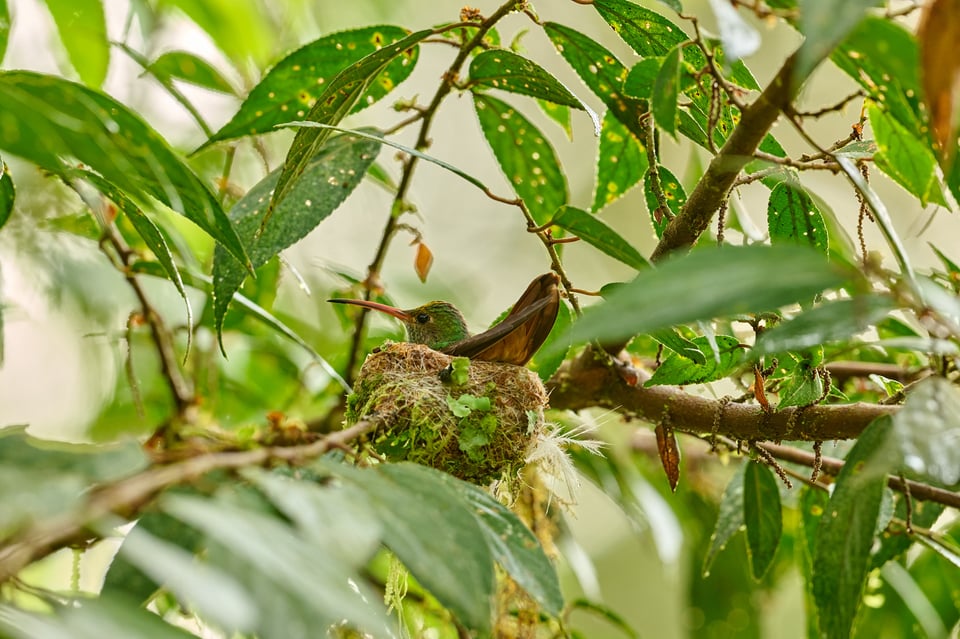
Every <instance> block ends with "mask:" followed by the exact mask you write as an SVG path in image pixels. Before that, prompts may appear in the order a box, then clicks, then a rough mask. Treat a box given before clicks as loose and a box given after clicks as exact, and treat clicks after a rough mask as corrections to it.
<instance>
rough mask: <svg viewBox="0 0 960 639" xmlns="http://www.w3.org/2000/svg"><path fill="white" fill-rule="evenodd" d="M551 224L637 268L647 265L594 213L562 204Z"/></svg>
mask: <svg viewBox="0 0 960 639" xmlns="http://www.w3.org/2000/svg"><path fill="white" fill-rule="evenodd" d="M552 222H553V224H555V225H557V226H559V227H561V228H564V229H566V230H568V231H570V232H571V233H573V234H574V235H576V236H577V237H579V238H580V239H581V240H583V241H584V242H586V243H587V244H589V245H591V246H593V247H594V248H598V249H600V250H601V251H603V252H604V253H606V254H607V255H609V256H610V257H612V258H614V259H616V260H620V261H621V262H623V263H624V264H626V265H627V266H632V267H633V268H635V269H637V270H638V271H639V270H642V269H645V268H647V267H648V266H649V264H648V263H647V261H646V260H645V259H644V258H643V255H641V254H640V251H638V250H637V249H635V248H634V247H633V246H632V245H631V244H630V243H629V242H627V241H626V240H625V239H623V238H622V237H621V236H620V235H619V234H618V233H617V232H616V231H614V230H613V229H611V228H610V227H609V226H607V225H606V224H604V223H603V222H601V221H600V219H599V218H597V217H596V216H594V215H590V214H589V213H587V212H586V211H584V210H583V209H578V208H576V207H573V206H563V207H561V208H560V210H559V211H557V214H556V215H555V216H554V217H553V220H552Z"/></svg>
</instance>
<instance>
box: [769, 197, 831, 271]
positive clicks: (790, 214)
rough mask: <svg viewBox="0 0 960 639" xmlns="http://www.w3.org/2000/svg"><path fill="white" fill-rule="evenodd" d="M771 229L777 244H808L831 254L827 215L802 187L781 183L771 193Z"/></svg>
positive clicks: (771, 236) (772, 238)
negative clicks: (825, 218)
mask: <svg viewBox="0 0 960 639" xmlns="http://www.w3.org/2000/svg"><path fill="white" fill-rule="evenodd" d="M767 228H768V229H769V230H770V242H771V243H773V244H808V245H810V246H812V247H814V248H816V249H818V250H820V251H822V252H823V253H824V254H827V253H828V251H829V246H828V241H827V227H826V225H825V224H824V222H823V215H821V214H820V209H818V208H817V205H816V204H814V203H813V200H812V199H811V198H810V196H809V195H808V194H807V192H806V191H805V190H803V188H801V187H800V186H799V185H795V184H790V183H787V182H781V183H780V184H777V185H776V186H775V187H774V188H773V190H772V191H771V192H770V199H769V200H768V201H767Z"/></svg>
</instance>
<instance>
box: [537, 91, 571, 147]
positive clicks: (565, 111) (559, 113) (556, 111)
mask: <svg viewBox="0 0 960 639" xmlns="http://www.w3.org/2000/svg"><path fill="white" fill-rule="evenodd" d="M537 104H538V105H540V110H541V111H543V112H544V113H545V114H546V115H547V117H548V118H550V119H551V120H553V121H554V122H556V123H557V124H559V125H560V128H561V129H563V132H564V133H566V134H567V138H568V139H570V140H572V139H573V123H572V122H571V116H570V107H568V106H564V105H562V104H556V103H554V102H547V101H546V100H537Z"/></svg>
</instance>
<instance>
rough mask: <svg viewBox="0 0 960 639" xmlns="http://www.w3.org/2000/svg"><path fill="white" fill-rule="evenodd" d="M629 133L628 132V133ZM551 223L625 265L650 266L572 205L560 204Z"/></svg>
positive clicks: (611, 230)
mask: <svg viewBox="0 0 960 639" xmlns="http://www.w3.org/2000/svg"><path fill="white" fill-rule="evenodd" d="M628 135H629V134H628ZM553 224H555V225H557V226H559V227H561V228H563V229H566V230H568V231H570V232H571V233H572V234H574V235H576V236H577V237H579V238H580V239H581V240H583V241H584V242H586V243H587V244H589V245H590V246H593V247H594V248H597V249H600V250H601V251H603V252H604V253H606V254H607V255H609V256H610V257H612V258H614V259H616V260H620V261H621V262H623V263H624V264H626V265H627V266H630V267H633V268H635V269H637V270H638V271H639V270H642V269H645V268H647V267H648V266H650V265H649V264H648V263H647V261H646V260H645V259H643V256H642V255H641V254H640V251H638V250H637V249H635V248H633V246H632V245H631V244H630V243H629V242H627V241H626V240H625V239H623V238H622V237H621V236H620V235H619V234H618V233H617V232H616V231H614V230H613V229H611V228H610V227H609V226H607V225H606V224H604V223H603V222H601V221H600V219H599V218H598V217H596V216H594V215H591V214H589V213H587V212H586V211H584V210H582V209H578V208H576V207H573V206H562V207H560V210H559V211H557V214H556V215H555V216H554V217H553Z"/></svg>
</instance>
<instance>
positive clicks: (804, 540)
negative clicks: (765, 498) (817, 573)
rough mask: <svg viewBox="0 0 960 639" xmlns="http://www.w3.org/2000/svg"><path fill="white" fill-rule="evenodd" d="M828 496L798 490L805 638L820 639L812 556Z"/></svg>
mask: <svg viewBox="0 0 960 639" xmlns="http://www.w3.org/2000/svg"><path fill="white" fill-rule="evenodd" d="M828 500H829V496H828V493H827V491H825V490H822V489H820V488H814V487H813V486H804V487H802V488H801V489H800V499H799V502H798V504H797V509H798V510H799V511H800V533H801V534H800V535H799V538H800V539H799V544H798V545H799V547H800V548H799V555H800V569H801V570H802V572H803V585H804V588H803V607H804V610H805V611H806V617H807V618H806V626H807V637H808V638H809V639H820V627H819V618H818V614H817V604H816V601H815V600H814V598H813V579H812V570H813V554H814V548H815V547H816V544H817V529H818V527H819V526H820V520H821V518H822V517H823V513H824V512H825V511H826V509H827V501H828Z"/></svg>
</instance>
